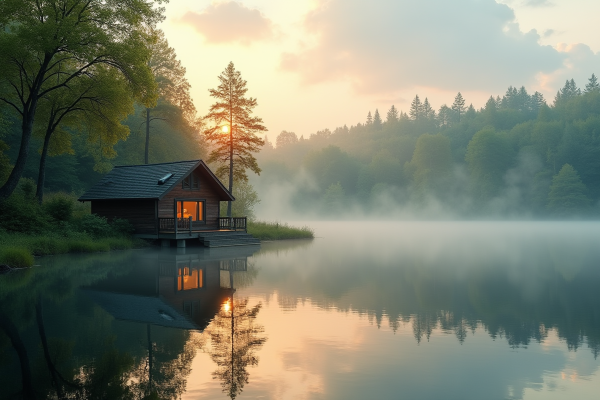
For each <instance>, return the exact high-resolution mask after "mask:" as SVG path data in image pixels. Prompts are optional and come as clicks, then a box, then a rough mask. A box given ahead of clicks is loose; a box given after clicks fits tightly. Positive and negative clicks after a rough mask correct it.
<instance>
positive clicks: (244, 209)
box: [221, 181, 260, 220]
mask: <svg viewBox="0 0 600 400" xmlns="http://www.w3.org/2000/svg"><path fill="white" fill-rule="evenodd" d="M233 197H235V201H234V202H233V204H232V209H231V213H232V216H233V217H248V219H250V220H254V217H255V216H254V206H256V204H258V203H260V199H259V198H258V193H256V191H255V190H254V188H253V187H252V185H251V184H250V183H248V182H244V181H241V182H236V183H235V184H234V186H233ZM221 206H222V209H221V215H227V210H226V209H225V210H224V209H223V208H224V207H225V204H221Z"/></svg>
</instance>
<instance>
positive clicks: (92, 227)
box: [78, 214, 113, 238]
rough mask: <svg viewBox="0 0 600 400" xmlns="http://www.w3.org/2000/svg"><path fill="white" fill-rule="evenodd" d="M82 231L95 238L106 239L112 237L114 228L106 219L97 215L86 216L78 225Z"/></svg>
mask: <svg viewBox="0 0 600 400" xmlns="http://www.w3.org/2000/svg"><path fill="white" fill-rule="evenodd" d="M78 225H79V226H78V228H79V230H80V231H82V232H85V233H87V234H89V235H90V236H92V237H94V238H104V237H109V236H111V235H112V233H113V232H112V227H111V226H110V225H109V224H108V222H107V221H106V218H105V217H100V216H98V215H96V214H88V215H85V216H84V217H83V218H81V220H80V221H79V223H78Z"/></svg>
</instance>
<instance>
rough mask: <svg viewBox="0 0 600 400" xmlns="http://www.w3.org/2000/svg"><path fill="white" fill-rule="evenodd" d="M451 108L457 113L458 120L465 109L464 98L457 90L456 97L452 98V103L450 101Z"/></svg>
mask: <svg viewBox="0 0 600 400" xmlns="http://www.w3.org/2000/svg"><path fill="white" fill-rule="evenodd" d="M452 110H454V112H456V114H457V115H458V122H460V115H461V114H462V113H463V112H464V111H465V99H464V98H463V96H462V94H460V92H458V94H457V95H456V97H455V98H454V103H452Z"/></svg>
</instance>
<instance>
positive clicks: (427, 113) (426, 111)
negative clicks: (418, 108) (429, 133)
mask: <svg viewBox="0 0 600 400" xmlns="http://www.w3.org/2000/svg"><path fill="white" fill-rule="evenodd" d="M423 118H424V119H427V120H434V119H435V110H434V109H433V108H432V107H431V104H429V100H428V99H427V97H425V101H424V102H423Z"/></svg>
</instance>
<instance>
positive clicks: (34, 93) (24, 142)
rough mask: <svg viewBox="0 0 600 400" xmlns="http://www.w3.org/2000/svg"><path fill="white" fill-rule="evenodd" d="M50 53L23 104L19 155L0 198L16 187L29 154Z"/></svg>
mask: <svg viewBox="0 0 600 400" xmlns="http://www.w3.org/2000/svg"><path fill="white" fill-rule="evenodd" d="M51 59H52V55H51V54H48V53H46V55H45V56H44V61H43V62H42V65H41V66H40V70H39V72H38V74H37V76H36V77H35V80H34V82H33V85H32V86H31V90H30V92H29V97H28V99H27V101H26V102H25V104H23V114H21V115H22V117H23V122H22V123H21V147H20V148H19V155H18V156H17V161H16V162H15V166H14V168H13V170H12V172H11V173H10V175H9V177H8V180H7V181H6V182H5V183H4V185H3V186H2V187H0V200H2V199H6V198H8V197H9V196H10V195H11V194H12V193H13V192H14V190H15V189H16V187H17V184H18V183H19V179H21V176H22V175H23V171H24V170H25V163H26V162H27V156H28V155H29V141H30V140H31V132H32V131H33V120H34V118H35V112H36V110H37V104H38V100H39V98H38V95H39V93H40V89H41V87H42V83H43V82H44V76H45V75H46V68H48V64H50V60H51Z"/></svg>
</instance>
